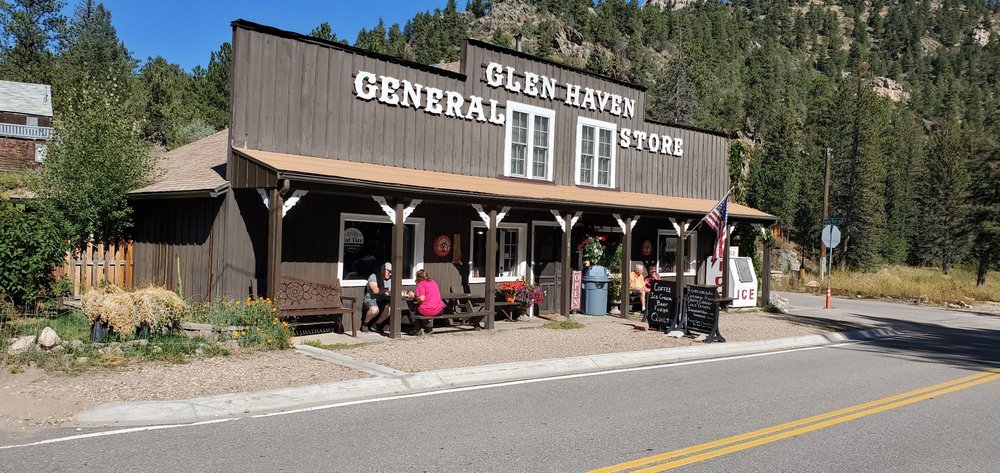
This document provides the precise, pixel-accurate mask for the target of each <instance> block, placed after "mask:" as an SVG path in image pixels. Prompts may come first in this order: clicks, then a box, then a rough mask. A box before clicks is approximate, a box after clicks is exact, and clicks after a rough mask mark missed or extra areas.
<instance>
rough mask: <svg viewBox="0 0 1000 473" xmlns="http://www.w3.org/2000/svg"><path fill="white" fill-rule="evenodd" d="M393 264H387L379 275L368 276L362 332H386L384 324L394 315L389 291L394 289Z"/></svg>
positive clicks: (363, 305)
mask: <svg viewBox="0 0 1000 473" xmlns="http://www.w3.org/2000/svg"><path fill="white" fill-rule="evenodd" d="M391 278H392V263H385V264H383V265H382V267H381V268H379V272H378V273H373V274H372V275H371V276H368V283H367V284H365V299H364V302H363V304H362V310H363V311H364V314H365V316H364V320H362V321H361V331H362V332H375V331H377V332H379V333H382V331H383V330H384V325H383V324H384V323H385V321H386V320H387V319H388V318H389V314H391V313H392V310H391V308H390V304H389V302H390V301H389V290H390V289H392V279H391Z"/></svg>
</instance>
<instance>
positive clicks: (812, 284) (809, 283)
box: [806, 279, 819, 289]
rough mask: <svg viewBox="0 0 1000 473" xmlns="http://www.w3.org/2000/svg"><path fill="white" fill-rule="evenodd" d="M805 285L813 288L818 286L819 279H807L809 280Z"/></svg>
mask: <svg viewBox="0 0 1000 473" xmlns="http://www.w3.org/2000/svg"><path fill="white" fill-rule="evenodd" d="M806 287H811V288H813V289H815V288H818V287H819V281H817V280H815V279H814V280H812V281H809V282H807V283H806Z"/></svg>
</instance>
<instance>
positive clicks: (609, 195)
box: [233, 147, 777, 224]
mask: <svg viewBox="0 0 1000 473" xmlns="http://www.w3.org/2000/svg"><path fill="white" fill-rule="evenodd" d="M233 151H234V152H235V154H236V155H237V158H239V157H243V158H246V159H249V160H250V161H252V162H253V163H254V164H256V165H260V166H263V167H264V168H265V169H266V170H267V171H270V172H273V173H274V174H275V175H274V178H276V179H289V180H292V181H296V180H298V181H312V182H329V183H334V184H352V185H356V186H359V187H369V188H371V189H373V190H378V189H382V190H396V191H406V192H412V193H413V194H421V195H441V196H447V197H450V198H451V199H452V200H454V199H456V198H468V201H470V202H473V201H475V199H476V198H479V199H488V200H497V201H504V203H505V204H507V205H516V204H517V203H525V204H530V205H532V206H534V207H538V206H548V207H550V208H553V207H560V206H565V207H574V206H579V207H587V208H602V209H607V211H609V212H615V213H639V214H668V215H678V216H681V215H683V216H692V217H697V218H700V217H702V216H704V215H705V214H707V213H708V212H709V211H711V210H712V208H713V207H715V204H716V203H718V201H715V200H707V199H691V198H685V197H672V196H664V195H655V194H640V193H635V192H619V191H616V190H612V189H598V188H590V187H584V186H565V185H554V184H551V183H540V182H532V181H528V180H523V179H511V178H499V177H482V176H462V175H455V174H450V173H444V172H437V171H425V170H420V169H409V168H401V167H395V166H384V165H380V164H371V163H359V162H353V161H344V160H338V159H327V158H317V157H312V156H302V155H296V154H286V153H276V152H273V151H261V150H254V149H246V148H238V147H234V148H233ZM237 167H239V165H237ZM234 185H236V183H235V181H234ZM236 187H241V186H239V185H236ZM415 196H416V195H415ZM720 198H721V196H720ZM729 216H730V218H731V219H734V220H739V221H744V222H755V223H768V224H769V223H774V222H775V221H776V220H777V217H775V216H773V215H770V214H768V213H765V212H761V211H760V210H757V209H754V208H751V207H747V206H744V205H739V204H735V203H732V202H730V204H729Z"/></svg>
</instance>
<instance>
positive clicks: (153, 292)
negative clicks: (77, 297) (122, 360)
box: [81, 285, 190, 339]
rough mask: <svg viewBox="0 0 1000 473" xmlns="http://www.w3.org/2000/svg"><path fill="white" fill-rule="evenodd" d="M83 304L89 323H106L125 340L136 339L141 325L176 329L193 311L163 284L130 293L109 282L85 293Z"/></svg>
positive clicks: (157, 328) (158, 328)
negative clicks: (134, 337) (135, 336)
mask: <svg viewBox="0 0 1000 473" xmlns="http://www.w3.org/2000/svg"><path fill="white" fill-rule="evenodd" d="M81 305H82V307H83V312H84V313H85V314H86V315H87V321H88V322H90V323H91V324H94V323H95V322H102V323H106V324H108V326H109V327H111V330H113V331H114V332H115V333H116V334H118V336H119V337H120V338H125V339H128V338H132V337H133V336H134V335H135V331H136V329H138V328H140V327H148V328H150V329H152V330H155V331H162V330H164V329H166V330H173V329H175V328H176V327H177V325H178V324H179V323H180V320H181V319H182V318H184V316H185V315H186V314H187V312H188V311H189V310H190V307H189V306H188V304H187V303H186V302H184V300H183V299H181V298H180V296H178V295H177V294H176V293H174V292H173V291H170V290H167V289H163V288H159V287H146V288H142V289H138V290H135V291H131V292H126V291H124V290H122V289H121V288H119V287H117V286H112V285H108V286H105V287H103V288H100V289H97V290H94V291H89V292H87V293H86V294H84V295H83V298H82V300H81Z"/></svg>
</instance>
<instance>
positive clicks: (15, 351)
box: [7, 335, 35, 356]
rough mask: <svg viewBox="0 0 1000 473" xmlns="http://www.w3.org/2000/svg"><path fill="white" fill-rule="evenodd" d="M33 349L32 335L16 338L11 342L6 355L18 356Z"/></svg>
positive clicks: (33, 340)
mask: <svg viewBox="0 0 1000 473" xmlns="http://www.w3.org/2000/svg"><path fill="white" fill-rule="evenodd" d="M33 348H35V336H34V335H28V336H24V337H18V338H15V339H13V340H11V342H10V346H8V347H7V354H8V355H11V356H14V355H20V354H22V353H27V352H28V351H30V350H31V349H33Z"/></svg>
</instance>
